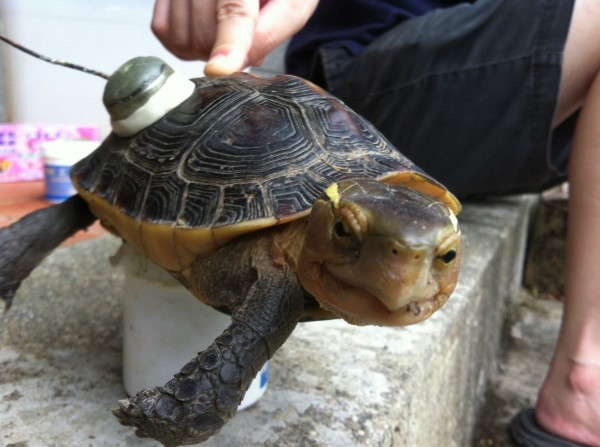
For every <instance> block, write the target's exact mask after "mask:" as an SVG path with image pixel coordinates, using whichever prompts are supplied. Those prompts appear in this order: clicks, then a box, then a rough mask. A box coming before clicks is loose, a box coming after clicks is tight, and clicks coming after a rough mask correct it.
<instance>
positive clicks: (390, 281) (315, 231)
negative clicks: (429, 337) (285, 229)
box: [298, 179, 461, 326]
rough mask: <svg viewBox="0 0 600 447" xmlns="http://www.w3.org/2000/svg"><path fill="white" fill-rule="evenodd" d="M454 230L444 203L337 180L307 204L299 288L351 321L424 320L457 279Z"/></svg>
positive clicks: (395, 188)
mask: <svg viewBox="0 0 600 447" xmlns="http://www.w3.org/2000/svg"><path fill="white" fill-rule="evenodd" d="M460 257H461V233H460V229H459V228H458V223H457V219H456V217H455V215H454V213H453V212H452V211H451V209H450V208H449V207H448V205H447V204H446V203H444V202H442V201H440V200H438V199H435V198H433V197H431V196H429V195H427V194H424V193H422V192H419V191H416V190H415V189H413V188H410V187H407V186H405V185H390V184H385V183H381V182H378V181H376V180H368V179H360V180H345V181H342V182H339V183H336V184H334V185H332V186H330V187H329V188H328V189H327V190H326V191H325V192H324V193H323V194H322V196H321V197H320V199H319V200H317V202H316V203H315V205H314V206H313V209H312V212H311V215H310V217H309V222H308V227H307V231H306V238H305V242H304V246H303V248H302V253H301V255H300V259H299V263H298V274H299V277H300V281H301V282H302V285H303V286H304V287H305V288H306V290H308V292H309V293H311V294H312V295H313V296H314V297H315V298H316V299H318V300H319V302H320V303H321V306H322V307H324V308H325V309H327V310H329V311H331V312H333V313H335V314H337V315H339V316H341V317H342V318H344V319H345V320H347V321H348V322H350V323H354V324H375V325H382V326H404V325H407V324H412V323H417V322H419V321H422V320H425V319H427V318H428V317H429V316H431V315H432V314H433V313H434V312H435V311H436V310H438V309H439V308H440V307H441V306H442V305H443V304H444V303H445V302H446V301H447V300H448V298H449V296H450V294H451V293H452V291H453V290H454V288H455V286H456V283H457V281H458V274H459V269H460Z"/></svg>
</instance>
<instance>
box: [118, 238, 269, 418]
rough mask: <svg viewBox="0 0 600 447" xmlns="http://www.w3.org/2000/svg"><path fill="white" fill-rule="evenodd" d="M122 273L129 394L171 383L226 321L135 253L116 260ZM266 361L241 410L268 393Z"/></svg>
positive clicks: (126, 252) (123, 252)
mask: <svg viewBox="0 0 600 447" xmlns="http://www.w3.org/2000/svg"><path fill="white" fill-rule="evenodd" d="M118 258H119V260H118V262H119V264H120V265H121V266H122V267H123V269H124V271H125V292H124V316H123V320H124V333H123V343H124V344H123V385H124V387H125V390H126V391H127V393H129V394H130V395H134V394H136V393H137V392H138V391H140V390H142V389H144V388H149V387H153V386H157V385H163V384H164V383H166V382H168V381H169V380H171V379H172V378H173V374H174V373H176V372H177V371H178V370H179V368H181V367H182V366H184V365H185V364H186V363H187V362H189V361H190V360H191V359H192V358H194V357H195V356H196V354H197V353H198V352H200V351H202V350H204V349H206V348H207V347H208V346H209V345H210V344H211V343H212V342H213V341H214V339H215V338H216V337H217V336H218V335H220V334H221V333H222V332H223V330H224V329H225V328H226V327H227V326H228V325H229V323H230V318H229V316H227V315H225V314H223V313H221V312H218V311H216V310H215V309H213V308H212V307H210V306H207V305H206V304H204V303H202V302H200V301H199V300H198V299H196V298H195V297H194V296H192V294H191V293H190V292H189V291H187V290H186V289H185V288H184V287H183V286H181V285H180V284H179V283H178V282H177V281H176V280H175V279H173V278H172V277H171V276H170V275H169V274H168V273H166V272H165V271H164V270H162V269H161V268H160V267H158V266H156V265H154V264H153V263H152V262H151V261H149V260H148V259H146V258H145V257H143V256H141V255H139V254H138V253H137V252H136V251H135V250H134V249H133V248H131V247H130V246H128V245H125V246H124V247H123V248H122V249H121V251H120V253H119V256H118ZM268 378H269V362H267V363H266V364H265V366H264V367H263V368H262V370H261V371H260V372H259V373H258V375H257V376H256V378H255V379H254V381H253V382H252V385H251V386H250V388H249V389H248V391H247V392H246V396H245V397H244V399H243V401H242V403H241V404H240V406H239V408H238V409H240V410H242V409H244V408H247V407H249V406H251V405H253V404H254V403H256V402H257V401H258V399H260V398H261V397H262V395H263V394H264V393H265V391H266V389H267V383H268Z"/></svg>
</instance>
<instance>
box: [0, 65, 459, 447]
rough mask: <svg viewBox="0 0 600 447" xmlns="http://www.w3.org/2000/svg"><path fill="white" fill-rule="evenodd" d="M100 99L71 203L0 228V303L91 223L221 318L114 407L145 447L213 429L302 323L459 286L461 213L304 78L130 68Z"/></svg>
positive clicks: (382, 308)
mask: <svg viewBox="0 0 600 447" xmlns="http://www.w3.org/2000/svg"><path fill="white" fill-rule="evenodd" d="M103 101H104V104H105V106H106V108H107V110H108V112H109V114H110V117H111V123H112V132H111V133H110V134H109V135H108V136H107V137H106V139H105V140H104V141H102V142H101V143H100V144H99V146H98V148H97V149H96V150H95V151H94V152H93V153H92V154H90V155H89V156H87V157H86V158H84V159H83V160H81V161H79V162H78V163H77V164H75V165H74V166H73V167H72V169H71V178H72V182H73V184H74V186H75V188H76V190H77V194H76V195H74V196H72V197H71V198H69V199H67V200H66V201H64V202H62V203H60V204H55V205H52V206H49V207H47V208H44V209H41V210H38V211H35V212H34V213H31V214H29V215H27V216H25V217H23V218H22V219H21V220H19V221H17V222H15V223H14V224H12V225H11V226H9V227H6V228H4V229H2V230H0V297H2V299H3V300H4V301H5V302H6V306H7V307H8V306H10V304H11V302H12V300H13V297H14V294H15V291H16V290H17V288H18V287H19V284H20V282H21V281H22V280H23V279H24V278H25V277H27V276H28V274H29V273H30V272H31V271H32V270H33V269H34V268H35V266H36V265H37V264H38V263H39V262H40V261H41V259H43V258H44V257H45V256H46V255H48V254H49V253H50V252H51V251H52V250H53V249H54V248H55V247H56V246H58V245H59V244H60V243H61V242H62V241H63V240H64V239H65V238H66V237H68V236H69V235H71V234H73V233H74V232H75V231H78V230H80V229H83V228H86V227H87V226H89V225H90V224H91V223H93V222H94V221H96V220H97V219H99V220H100V222H101V223H102V225H103V226H104V227H106V228H107V229H108V230H109V231H110V232H112V233H114V234H115V235H116V236H118V237H120V238H122V239H123V241H124V243H127V244H130V245H132V246H133V247H135V249H136V250H137V251H139V253H141V254H142V255H144V256H146V257H148V258H149V259H150V260H151V261H153V262H154V263H156V264H158V265H159V266H161V267H162V268H163V269H165V270H166V271H167V272H169V273H170V274H171V275H173V277H175V278H176V279H177V280H178V281H179V282H181V284H183V286H185V287H186V288H187V289H188V290H189V291H190V292H191V294H192V295H194V296H195V297H196V298H198V299H200V300H201V301H203V302H204V303H206V304H208V305H210V306H213V307H214V308H216V309H218V310H220V311H223V312H226V313H228V314H230V315H231V324H230V325H229V326H228V327H227V328H226V329H225V330H224V332H223V333H222V334H221V335H220V336H218V337H217V338H216V339H215V341H214V343H213V344H212V345H211V346H210V347H208V348H207V349H205V350H204V351H202V352H200V353H198V355H197V356H196V357H194V358H192V359H190V361H189V362H188V363H187V364H185V365H182V366H181V368H180V370H179V371H174V376H173V379H172V380H170V381H169V382H167V383H166V384H163V385H161V386H156V387H153V388H148V389H144V390H142V391H140V392H138V393H137V394H136V395H134V396H131V397H129V398H126V399H123V400H120V401H119V402H118V407H116V408H115V409H114V410H113V413H114V414H115V415H116V417H117V418H118V419H119V420H120V422H121V423H122V424H124V425H130V426H133V427H135V428H136V433H137V434H138V435H139V436H143V437H152V438H155V439H157V440H158V441H160V442H162V443H163V444H164V445H166V446H177V445H187V444H194V443H199V442H202V441H204V440H206V439H208V438H209V437H210V436H212V435H213V434H215V433H217V432H218V431H219V430H220V429H221V427H222V426H223V425H224V424H225V423H226V422H227V421H228V420H229V419H230V418H231V417H233V415H234V414H235V412H236V409H237V407H238V404H239V403H240V401H241V400H242V398H243V396H244V393H245V391H246V389H247V388H248V386H249V385H250V383H251V381H252V379H253V378H254V376H255V375H256V374H257V372H258V371H259V370H260V369H261V367H262V366H263V364H264V363H265V362H266V361H267V360H268V359H269V358H271V357H272V356H273V355H274V354H275V352H276V351H277V350H278V349H279V347H280V346H281V345H282V344H283V343H284V342H285V341H286V339H287V338H288V337H289V336H290V334H291V332H292V331H293V329H294V328H295V327H296V325H297V324H298V323H299V322H301V321H310V320H319V319H326V318H340V317H341V318H343V319H344V320H346V321H347V322H349V323H351V324H356V325H383V326H404V325H408V324H413V323H417V322H420V321H423V320H425V319H427V318H429V317H430V316H431V315H432V314H433V313H434V312H435V311H437V310H438V309H439V308H440V307H441V306H442V305H443V304H444V303H445V302H446V301H447V300H448V298H449V297H450V295H451V294H452V292H453V290H454V288H455V287H456V284H457V281H458V276H459V271H460V259H461V251H462V250H461V231H460V227H459V225H458V221H457V217H456V215H457V214H458V213H459V212H460V209H461V204H460V202H459V201H458V200H457V199H456V197H455V196H454V195H452V193H451V192H449V191H448V189H447V188H445V187H444V186H443V185H442V184H441V183H439V182H438V181H436V180H434V179H433V178H431V177H430V176H429V175H427V174H426V173H425V172H424V171H423V170H421V169H420V168H418V167H417V166H416V165H415V164H414V163H412V162H411V161H410V160H408V159H407V158H406V157H405V156H404V155H402V153H401V152H400V151H399V150H398V149H397V148H395V147H394V146H393V145H392V144H391V143H390V142H389V141H388V140H387V139H386V138H385V137H384V136H383V135H382V134H380V133H379V132H378V131H377V130H376V129H375V128H374V126H373V125H372V124H370V123H369V122H368V121H367V120H366V119H365V118H363V117H361V116H360V115H358V114H357V113H355V112H354V111H352V110H351V109H350V108H349V107H347V106H346V105H345V104H344V103H343V102H342V101H341V100H339V99H337V98H336V97H335V96H333V95H331V94H330V93H328V92H326V91H325V90H323V89H321V88H320V87H318V86H316V85H314V84H312V83H311V82H309V81H307V80H304V79H301V78H298V77H294V76H289V75H277V76H274V77H269V78H264V77H258V76H255V75H252V74H248V73H236V74H233V75H229V76H222V77H214V78H207V77H201V78H195V79H188V78H186V77H184V76H183V75H181V74H178V73H177V72H175V71H174V70H173V69H172V68H171V67H170V66H168V65H167V64H166V63H165V62H163V61H162V60H161V59H158V58H155V57H138V58H134V59H132V60H130V61H128V62H126V63H125V64H123V65H122V66H121V67H119V68H118V69H117V70H116V71H115V72H114V73H113V74H112V75H111V76H110V78H109V80H108V82H107V84H106V88H105V92H104V97H103ZM182 342H185V341H182Z"/></svg>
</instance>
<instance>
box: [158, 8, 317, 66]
mask: <svg viewBox="0 0 600 447" xmlns="http://www.w3.org/2000/svg"><path fill="white" fill-rule="evenodd" d="M317 3H318V0H156V3H155V6H154V15H153V18H152V24H151V27H152V31H153V32H154V34H155V35H156V36H157V37H158V39H159V40H160V41H161V42H162V44H163V45H164V46H165V47H166V48H167V49H168V50H169V51H171V52H172V53H173V54H175V55H176V56H177V57H179V58H181V59H185V60H195V59H201V60H208V63H207V64H206V68H205V73H206V75H207V76H218V75H227V74H231V73H233V72H236V71H240V70H243V69H244V68H246V67H248V66H250V65H260V64H261V63H262V61H263V60H264V59H265V57H266V56H267V55H268V54H269V53H270V52H271V51H272V50H273V49H274V48H275V47H277V46H278V45H280V44H281V43H283V42H284V41H285V40H286V39H287V38H288V37H290V36H292V35H293V34H295V33H296V32H297V31H298V30H300V29H301V28H302V27H303V26H304V24H305V23H306V21H307V20H308V18H309V17H310V16H311V15H312V13H313V12H314V10H315V8H316V6H317Z"/></svg>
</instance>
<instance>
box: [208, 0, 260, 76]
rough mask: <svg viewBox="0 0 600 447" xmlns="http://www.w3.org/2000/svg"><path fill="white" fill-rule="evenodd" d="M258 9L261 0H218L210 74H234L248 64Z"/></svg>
mask: <svg viewBox="0 0 600 447" xmlns="http://www.w3.org/2000/svg"><path fill="white" fill-rule="evenodd" d="M258 10H259V2H258V0H219V1H218V2H217V10H216V18H217V20H216V23H217V31H216V39H215V46H214V48H213V50H212V52H211V56H210V59H209V61H208V64H207V65H206V68H205V73H206V74H207V75H208V76H217V75H227V74H231V73H234V72H236V71H240V70H242V69H243V68H245V67H246V66H247V65H248V52H249V51H250V47H251V45H252V39H253V35H254V28H255V26H256V20H257V17H258Z"/></svg>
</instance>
